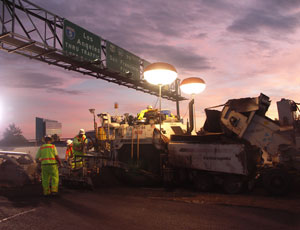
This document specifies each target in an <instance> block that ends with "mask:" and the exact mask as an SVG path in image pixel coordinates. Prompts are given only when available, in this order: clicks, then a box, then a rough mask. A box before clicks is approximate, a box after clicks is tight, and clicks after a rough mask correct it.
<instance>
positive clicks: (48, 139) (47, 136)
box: [44, 135, 53, 141]
mask: <svg viewBox="0 0 300 230" xmlns="http://www.w3.org/2000/svg"><path fill="white" fill-rule="evenodd" d="M44 140H45V141H53V139H52V136H51V135H46V136H45V137H44Z"/></svg>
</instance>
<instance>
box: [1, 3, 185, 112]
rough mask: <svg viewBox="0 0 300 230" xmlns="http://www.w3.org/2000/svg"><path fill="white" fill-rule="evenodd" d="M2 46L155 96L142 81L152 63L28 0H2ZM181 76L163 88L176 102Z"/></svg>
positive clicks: (155, 93) (156, 88) (155, 89)
mask: <svg viewBox="0 0 300 230" xmlns="http://www.w3.org/2000/svg"><path fill="white" fill-rule="evenodd" d="M0 10H1V11H0V49H2V50H4V51H7V52H8V53H17V54H21V55H23V56H26V57H29V58H31V59H35V60H39V61H42V62H45V63H48V64H51V65H56V66H59V67H62V68H65V69H67V70H72V71H76V72H79V73H82V74H84V75H89V76H92V77H95V78H97V79H102V80H105V81H108V82H112V83H116V84H118V85H123V86H126V87H128V88H133V89H136V90H139V91H142V92H145V93H148V94H152V95H158V87H157V86H154V85H151V84H149V83H148V82H146V81H145V80H144V79H143V70H144V68H145V67H146V66H147V65H148V64H150V63H149V62H147V61H146V60H144V59H142V58H140V57H138V56H136V55H135V54H132V53H131V52H129V51H127V50H125V49H123V48H121V47H119V46H117V45H115V44H113V43H112V42H110V41H108V40H105V39H103V38H101V37H100V36H98V35H96V34H94V33H91V32H89V31H88V30H86V29H84V28H82V27H80V26H78V25H76V24H74V23H72V22H71V21H68V20H67V19H65V18H62V17H59V16H57V15H55V14H53V13H51V12H49V11H47V10H45V9H43V8H41V7H39V6H37V5H35V4H33V3H31V2H29V1H27V0H0ZM179 83H180V80H179V79H177V80H176V81H175V82H174V83H173V84H172V85H170V86H165V87H163V88H162V97H163V98H165V99H168V100H172V101H176V104H177V110H178V102H179V101H181V100H185V99H186V98H184V97H182V96H181V93H180V89H179Z"/></svg>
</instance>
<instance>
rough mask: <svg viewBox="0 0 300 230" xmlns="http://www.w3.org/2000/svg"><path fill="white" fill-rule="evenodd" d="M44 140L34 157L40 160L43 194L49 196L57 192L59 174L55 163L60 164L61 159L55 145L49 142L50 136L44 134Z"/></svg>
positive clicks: (50, 140)
mask: <svg viewBox="0 0 300 230" xmlns="http://www.w3.org/2000/svg"><path fill="white" fill-rule="evenodd" d="M44 140H45V144H43V145H42V146H41V147H40V148H39V150H38V152H37V154H36V156H35V159H36V160H37V161H39V162H41V168H42V186H43V194H44V196H49V195H51V194H52V195H55V194H57V192H58V184H59V174H58V165H57V163H58V164H59V165H60V166H61V161H60V159H59V157H58V154H57V150H56V147H55V145H53V144H51V142H52V138H51V136H46V137H45V138H44ZM50 183H51V186H50Z"/></svg>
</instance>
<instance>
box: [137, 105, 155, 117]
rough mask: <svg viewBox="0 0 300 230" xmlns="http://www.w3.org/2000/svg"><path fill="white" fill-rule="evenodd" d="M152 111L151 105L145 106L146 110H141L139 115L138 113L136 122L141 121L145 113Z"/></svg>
mask: <svg viewBox="0 0 300 230" xmlns="http://www.w3.org/2000/svg"><path fill="white" fill-rule="evenodd" d="M151 110H153V108H152V106H151V105H148V106H147V109H144V110H142V111H141V112H140V113H138V120H143V118H144V115H145V113H147V112H149V111H151Z"/></svg>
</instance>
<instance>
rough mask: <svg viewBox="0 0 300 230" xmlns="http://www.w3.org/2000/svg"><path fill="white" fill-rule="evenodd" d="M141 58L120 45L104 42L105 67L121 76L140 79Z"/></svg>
mask: <svg viewBox="0 0 300 230" xmlns="http://www.w3.org/2000/svg"><path fill="white" fill-rule="evenodd" d="M140 62H141V59H140V58H139V57H138V56H136V55H134V54H132V53H130V52H128V51H127V50H124V49H122V48H121V47H119V46H117V45H115V44H113V43H111V42H109V41H107V42H106V67H107V68H108V70H111V71H114V72H118V73H120V74H121V75H123V76H126V77H127V76H128V77H132V78H134V79H140Z"/></svg>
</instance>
